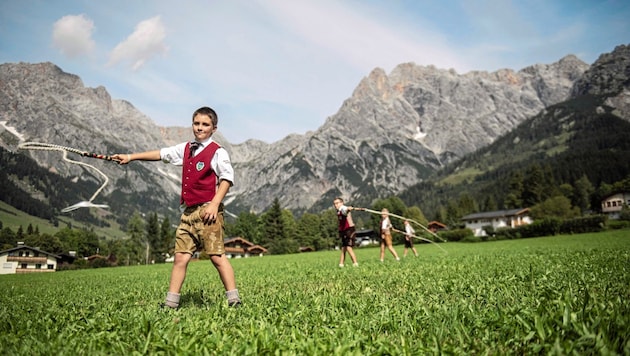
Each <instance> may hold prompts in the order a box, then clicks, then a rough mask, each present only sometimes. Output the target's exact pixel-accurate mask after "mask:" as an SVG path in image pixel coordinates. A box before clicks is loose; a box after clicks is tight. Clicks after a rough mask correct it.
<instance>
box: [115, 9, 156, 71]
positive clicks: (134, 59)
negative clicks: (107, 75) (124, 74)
mask: <svg viewBox="0 0 630 356" xmlns="http://www.w3.org/2000/svg"><path fill="white" fill-rule="evenodd" d="M165 38H166V28H165V27H164V25H163V24H162V20H161V19H160V16H156V17H153V18H150V19H148V20H144V21H142V22H140V23H139V24H138V25H137V26H136V29H135V31H134V32H133V33H132V34H131V35H129V37H127V39H125V40H124V41H123V42H121V43H119V44H118V45H117V46H116V47H115V48H114V50H113V51H112V52H111V54H110V57H109V63H108V65H110V66H112V65H116V64H118V63H120V62H125V61H129V62H131V67H132V69H133V70H137V69H139V68H140V67H142V66H143V65H144V64H145V63H146V62H147V61H148V60H150V59H151V58H153V57H155V56H156V55H159V54H162V53H165V52H166V51H167V50H168V47H167V46H166V45H165V44H164V40H165Z"/></svg>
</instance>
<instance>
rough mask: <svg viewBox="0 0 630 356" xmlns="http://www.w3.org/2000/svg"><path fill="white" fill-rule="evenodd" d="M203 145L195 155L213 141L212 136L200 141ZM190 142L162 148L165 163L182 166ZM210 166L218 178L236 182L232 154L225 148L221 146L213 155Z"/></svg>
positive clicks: (161, 152) (161, 156) (161, 155)
mask: <svg viewBox="0 0 630 356" xmlns="http://www.w3.org/2000/svg"><path fill="white" fill-rule="evenodd" d="M200 143H201V144H202V146H200V147H199V148H198V149H197V151H195V154H194V155H195V156H196V155H198V154H199V152H201V151H203V150H204V149H205V148H206V147H208V146H209V145H210V143H212V138H208V139H207V140H205V141H203V142H200ZM187 144H188V142H182V143H180V144H177V145H175V146H171V147H165V148H162V149H160V158H161V159H162V161H163V162H164V163H170V164H173V165H175V166H181V165H183V164H184V151H185V150H186V145H187ZM210 166H211V167H212V170H213V171H214V172H215V173H216V175H217V177H218V180H217V182H220V181H221V180H227V181H228V182H230V184H232V185H233V184H234V168H232V163H231V162H230V155H229V154H228V152H227V151H226V150H225V149H224V148H223V147H221V148H219V149H218V150H217V151H216V152H215V153H214V156H213V157H212V160H211V161H210Z"/></svg>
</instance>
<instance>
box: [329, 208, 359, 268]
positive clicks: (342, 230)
mask: <svg viewBox="0 0 630 356" xmlns="http://www.w3.org/2000/svg"><path fill="white" fill-rule="evenodd" d="M333 206H334V207H335V210H336V211H337V219H338V220H339V238H340V239H341V257H340V258H339V267H343V266H344V262H345V260H346V252H347V253H348V254H349V255H350V258H351V259H352V266H354V267H357V266H359V263H358V262H357V256H355V254H354V249H353V248H354V244H355V242H356V236H355V228H354V222H353V221H352V214H350V211H352V210H354V208H353V207H351V206H346V205H344V204H343V199H341V198H335V200H333Z"/></svg>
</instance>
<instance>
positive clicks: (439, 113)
mask: <svg viewBox="0 0 630 356" xmlns="http://www.w3.org/2000/svg"><path fill="white" fill-rule="evenodd" d="M628 78H630V47H629V46H626V45H620V46H618V47H617V48H615V49H614V51H612V52H611V53H606V54H602V55H601V56H600V58H599V59H598V60H597V61H596V62H595V63H593V64H592V65H589V64H586V63H584V62H582V61H581V60H579V59H578V58H577V57H575V56H574V55H567V56H565V57H564V58H561V59H560V60H559V61H557V62H555V63H551V64H535V65H531V66H529V67H526V68H523V69H521V70H518V71H514V70H511V69H502V70H498V71H495V72H484V71H473V72H469V73H465V74H459V73H457V72H455V71H454V70H446V69H439V68H436V67H435V66H419V65H416V64H413V63H404V64H400V65H398V66H397V67H396V68H394V69H393V70H392V72H391V73H389V74H387V73H385V71H383V70H382V69H380V68H376V69H374V70H373V71H372V72H371V73H369V74H368V75H367V76H366V77H365V78H363V80H362V81H361V82H360V83H359V84H358V86H357V87H356V89H355V90H354V92H353V93H352V95H351V96H350V97H349V98H348V99H347V100H345V101H344V102H343V104H342V106H341V108H340V109H339V111H338V112H337V113H336V114H335V115H333V116H331V117H328V118H327V120H326V122H325V123H324V124H323V125H322V126H321V127H319V128H318V129H316V130H314V131H311V132H308V133H306V134H304V135H299V134H293V135H289V136H287V137H285V138H284V139H282V140H280V141H277V142H274V143H265V142H262V141H258V140H248V141H246V142H244V143H241V144H230V143H229V142H228V141H227V140H226V139H225V138H224V137H223V136H222V135H221V133H220V132H217V133H216V134H215V137H214V138H215V139H216V140H217V141H218V142H219V143H220V144H221V145H223V146H224V147H225V148H226V149H227V150H228V152H229V153H230V156H231V159H232V163H233V165H234V168H235V172H236V177H235V185H234V187H233V188H232V189H231V191H230V194H229V195H228V198H227V199H226V203H227V209H228V210H229V211H231V212H232V213H239V212H242V211H251V212H255V213H259V212H262V211H264V210H265V209H266V208H268V207H269V206H270V205H271V204H272V202H273V200H274V199H276V198H277V199H278V200H279V201H280V202H281V205H282V207H283V208H287V209H291V210H292V211H294V212H295V213H301V212H307V211H309V212H318V211H321V210H322V209H325V208H329V207H330V203H331V201H332V199H333V198H334V197H335V196H342V197H344V198H346V199H347V200H349V201H354V202H357V203H362V204H369V203H370V202H371V201H373V200H374V199H377V198H384V197H388V196H392V195H399V196H403V197H405V196H406V197H407V200H410V199H411V200H413V199H416V203H418V202H420V203H419V205H420V206H422V203H421V202H422V201H423V199H426V196H427V195H426V194H429V195H430V194H435V192H436V191H438V190H439V189H434V188H432V187H434V185H433V184H434V183H433V182H436V179H438V178H436V177H440V174H441V175H442V176H441V178H440V179H442V180H443V181H447V180H446V178H445V174H459V173H461V172H462V171H463V170H466V169H468V170H470V167H469V166H467V164H473V165H474V166H475V167H476V171H477V173H476V174H473V175H471V176H469V179H471V180H472V179H475V178H479V177H481V176H483V175H484V174H488V173H490V172H493V171H494V172H498V171H501V169H504V168H505V167H514V166H515V165H518V162H524V161H523V160H527V159H530V158H531V157H532V156H531V155H529V156H528V155H516V154H510V153H514V152H524V150H525V151H528V152H529V151H532V148H537V149H538V150H539V151H540V152H542V153H540V152H539V153H540V154H542V155H543V156H544V155H549V154H550V153H554V152H555V153H556V157H560V155H559V153H561V152H566V150H567V149H568V150H574V149H575V147H573V146H570V143H571V142H573V141H575V140H573V141H572V139H571V137H576V136H575V135H569V136H571V137H568V138H567V137H564V138H560V140H562V139H563V140H565V141H562V142H561V141H554V142H549V140H547V141H546V142H545V139H547V138H548V137H549V136H548V135H549V132H548V131H544V130H543V131H541V130H536V127H547V128H548V126H546V125H543V124H542V123H547V122H553V123H562V125H564V126H562V125H560V126H559V127H560V129H561V130H562V127H564V130H565V131H564V132H567V130H568V129H569V128H570V127H575V126H576V122H577V121H576V120H573V121H572V120H571V119H567V117H568V118H571V117H578V116H579V115H580V113H581V114H585V113H589V114H588V115H587V116H588V117H589V118H592V117H593V116H597V115H599V116H597V117H599V119H600V121H601V122H600V124H599V125H598V124H594V125H595V127H590V128H588V130H598V129H599V128H600V127H614V128H615V130H616V133H619V131H621V132H620V133H621V135H622V137H624V135H625V137H626V138H627V137H628V134H629V133H630V131H628V128H627V126H624V125H625V124H624V123H628V122H629V121H630V104H629V103H630V99H629V97H630V94H629V93H630V89H629V87H630V84H629V83H630V80H629V79H628ZM209 105H212V104H211V103H209ZM191 110H194V108H191ZM219 115H220V114H219ZM589 120H590V119H589ZM618 120H621V122H622V123H619V124H618V125H617V122H618ZM604 121H605V122H606V123H610V122H614V123H615V124H614V125H608V124H606V125H603V124H602V123H603V122H604ZM577 126H579V125H577ZM591 126H593V125H591ZM584 130H587V128H584ZM624 130H625V131H624ZM558 136H559V137H562V132H560V133H558ZM565 136H566V135H565ZM554 137H555V136H554ZM190 138H191V134H190V128H186V127H160V126H158V125H156V124H155V123H154V122H153V121H152V120H151V119H150V118H149V117H147V116H146V115H144V114H142V113H141V112H139V111H138V110H137V109H136V108H135V107H134V106H133V105H132V104H131V103H129V102H127V101H124V100H114V99H112V98H111V97H110V95H109V94H108V92H107V90H106V89H105V88H104V87H102V86H101V87H97V88H88V87H85V86H84V85H83V83H82V81H81V79H80V77H79V76H77V75H74V74H70V73H66V72H64V71H63V70H61V69H60V68H59V67H57V66H56V65H54V64H52V63H37V64H29V63H5V64H0V153H1V154H2V157H1V158H2V159H0V163H1V164H2V171H3V173H2V174H1V178H2V181H3V186H4V188H3V189H2V190H1V191H0V192H1V193H2V195H1V196H0V198H1V200H3V201H8V202H9V203H10V204H11V205H14V206H17V205H20V204H29V203H24V201H28V200H29V199H31V200H33V201H36V202H38V203H39V210H41V211H48V212H49V214H50V215H54V214H58V213H59V211H60V210H61V209H63V208H64V207H65V206H68V205H72V204H74V203H76V202H77V201H82V200H87V199H88V198H90V196H91V195H92V194H93V193H94V191H96V189H98V188H99V186H101V185H102V183H103V179H102V177H101V176H100V175H99V174H97V173H96V172H95V171H94V169H91V168H90V167H85V166H83V165H77V164H71V163H68V162H66V161H64V160H63V159H62V155H61V153H60V152H56V151H25V150H19V149H18V145H19V143H20V142H24V141H36V142H44V143H49V144H54V145H59V146H63V147H71V148H77V149H79V150H84V151H89V152H95V153H102V154H112V153H118V152H137V151H145V150H150V149H155V148H159V147H163V146H167V145H172V144H175V143H179V142H183V141H185V140H188V139H190ZM626 141H630V140H627V139H626ZM519 143H520V144H519ZM621 145H622V146H623V145H624V144H623V143H622V144H621ZM497 147H501V149H500V150H499V149H497ZM559 147H560V148H559ZM596 147H597V146H596ZM601 147H604V146H601ZM606 149H607V150H608V148H606ZM595 150H597V149H595ZM621 151H622V152H625V151H624V150H621ZM602 152H603V153H604V154H607V152H608V151H606V150H602ZM491 153H492V154H493V158H491V159H490V161H486V162H485V163H481V162H483V161H482V158H483V157H487V156H489V155H490V154H491ZM494 154H497V155H501V154H503V158H502V159H503V161H502V162H501V164H499V163H497V160H498V158H497V157H499V156H494ZM484 155H485V156H484ZM528 157H529V158H528ZM620 157H625V156H624V155H622V156H620ZM69 158H72V159H76V160H79V161H81V162H85V163H89V164H91V165H93V166H94V167H95V168H97V169H99V170H100V171H102V172H103V174H105V175H106V176H107V177H108V178H109V182H108V184H107V185H106V186H105V187H104V188H103V190H102V192H101V193H100V195H99V196H98V197H97V198H96V199H95V200H94V202H96V203H105V204H109V206H110V209H109V210H108V212H109V213H111V214H113V215H114V216H116V217H117V219H121V220H124V217H125V216H129V214H130V213H131V212H133V211H135V210H139V211H157V212H158V213H160V214H164V215H172V216H177V214H178V213H177V211H178V210H177V202H178V199H179V198H178V197H179V174H180V170H179V168H178V167H174V166H170V165H166V164H161V163H148V162H134V163H133V164H130V165H126V166H118V165H116V164H113V163H111V162H106V161H102V160H95V159H91V158H82V157H77V156H75V157H72V155H71V154H70V156H69ZM577 159H579V157H578V158H577ZM620 164H621V166H622V167H621V168H615V171H616V172H618V173H619V174H618V175H623V174H624V165H625V167H627V166H628V161H625V162H620ZM500 167H503V168H500ZM447 172H448V173H447ZM576 174H577V173H576ZM35 177H37V178H35ZM598 179H600V182H605V181H606V178H598ZM51 182H54V184H52V183H51ZM460 187H461V185H460ZM440 189H442V188H440ZM480 189H481V188H480ZM486 189H490V188H486ZM423 194H424V195H423ZM18 201H19V202H20V203H17V202H18ZM412 202H413V201H412ZM76 214H84V215H89V214H88V213H86V212H77V213H76Z"/></svg>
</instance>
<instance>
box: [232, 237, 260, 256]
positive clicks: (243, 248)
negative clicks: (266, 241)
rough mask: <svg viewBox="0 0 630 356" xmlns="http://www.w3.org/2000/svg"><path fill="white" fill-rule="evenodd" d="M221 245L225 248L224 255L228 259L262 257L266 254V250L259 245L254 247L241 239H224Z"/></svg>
mask: <svg viewBox="0 0 630 356" xmlns="http://www.w3.org/2000/svg"><path fill="white" fill-rule="evenodd" d="M223 245H224V246H225V255H226V256H227V257H228V258H241V257H250V256H260V257H262V256H263V255H264V254H265V253H267V249H266V248H264V247H262V246H260V245H254V244H253V243H251V242H249V241H247V240H245V239H244V238H242V237H233V238H229V239H225V240H224V241H223Z"/></svg>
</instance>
